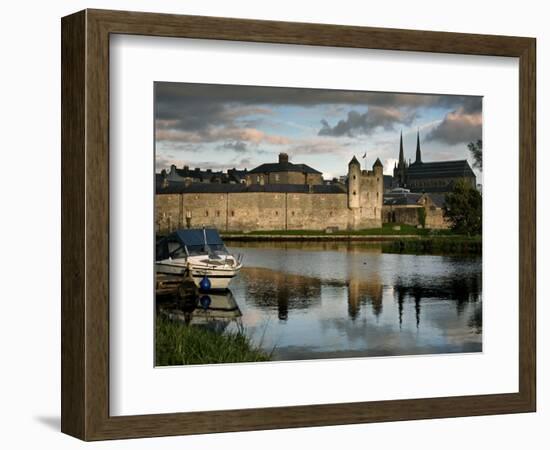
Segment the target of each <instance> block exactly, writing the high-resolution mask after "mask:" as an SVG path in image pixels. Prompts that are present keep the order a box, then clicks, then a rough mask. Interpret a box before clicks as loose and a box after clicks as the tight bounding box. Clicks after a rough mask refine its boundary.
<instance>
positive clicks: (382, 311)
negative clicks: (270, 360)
mask: <svg viewBox="0 0 550 450" xmlns="http://www.w3.org/2000/svg"><path fill="white" fill-rule="evenodd" d="M236 252H240V253H244V254H245V268H244V269H243V270H242V271H241V274H240V275H239V277H238V278H237V279H236V280H234V282H233V284H232V286H231V291H230V292H228V293H226V294H224V295H226V296H228V298H227V299H225V300H223V299H222V298H219V299H217V303H218V304H220V305H226V310H224V308H221V309H220V308H218V310H216V309H215V308H214V309H212V310H209V311H208V312H205V311H204V309H201V308H200V305H198V306H197V308H195V309H194V310H193V311H188V312H187V313H186V314H185V315H181V316H180V318H183V317H185V318H186V319H185V321H186V322H187V323H189V324H191V325H198V326H206V325H208V326H209V327H213V328H215V329H217V330H220V331H222V330H225V329H229V330H231V329H233V328H234V327H242V326H244V327H245V329H247V331H248V332H249V333H250V334H251V336H252V338H253V340H254V339H255V340H256V342H257V343H258V345H261V346H263V347H265V349H266V350H268V351H270V352H272V353H273V355H274V358H275V359H280V360H288V359H316V358H330V357H346V356H383V355H401V354H425V353H451V352H476V351H481V350H482V346H481V341H482V340H481V333H482V272H481V258H471V257H451V256H448V257H445V256H433V255H395V254H387V253H384V252H382V250H381V248H380V247H375V248H372V247H362V246H358V245H348V244H338V243H332V244H306V245H304V244H292V243H285V244H282V243H281V244H276V243H271V244H269V245H267V246H266V245H262V244H260V243H256V244H247V245H243V246H242V247H239V248H238V249H236ZM233 303H234V304H235V307H236V309H233V310H232V311H231V312H228V311H227V309H228V308H229V306H231V305H232V304H233ZM227 305H229V306H227ZM229 309H231V308H229ZM237 310H238V313H237Z"/></svg>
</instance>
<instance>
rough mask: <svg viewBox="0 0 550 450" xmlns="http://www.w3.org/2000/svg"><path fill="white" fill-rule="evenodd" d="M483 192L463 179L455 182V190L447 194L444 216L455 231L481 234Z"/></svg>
mask: <svg viewBox="0 0 550 450" xmlns="http://www.w3.org/2000/svg"><path fill="white" fill-rule="evenodd" d="M481 203H482V200H481V194H480V193H479V191H478V190H477V189H474V188H473V187H472V186H471V185H470V184H468V183H466V182H465V181H463V180H461V181H458V182H457V183H455V187H454V190H453V192H451V193H449V194H447V195H446V196H445V203H444V204H443V216H444V217H445V218H446V219H447V220H448V221H449V222H450V224H451V228H452V230H453V231H455V232H457V233H461V234H467V235H471V234H481V224H482V222H481V215H482V208H481V206H482V205H481Z"/></svg>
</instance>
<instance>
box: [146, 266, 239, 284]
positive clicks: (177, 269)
mask: <svg viewBox="0 0 550 450" xmlns="http://www.w3.org/2000/svg"><path fill="white" fill-rule="evenodd" d="M241 267H242V266H241V265H239V266H236V267H223V266H222V267H212V266H201V265H192V266H191V267H190V275H191V278H192V279H193V282H194V283H195V285H196V286H197V287H199V288H200V282H201V280H202V279H203V278H204V277H205V276H206V277H207V278H208V279H209V280H210V286H211V287H210V290H226V289H228V288H229V283H231V280H232V279H233V278H235V277H236V276H237V275H238V273H239V271H240V270H241ZM187 270H188V266H187V265H182V264H178V263H163V262H157V263H156V272H157V273H159V274H166V275H181V276H182V277H183V276H185V275H186V274H187Z"/></svg>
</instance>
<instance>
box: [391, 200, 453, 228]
mask: <svg viewBox="0 0 550 450" xmlns="http://www.w3.org/2000/svg"><path fill="white" fill-rule="evenodd" d="M420 208H424V206H421V205H407V206H384V207H383V208H382V220H383V222H384V223H398V224H405V225H412V226H418V225H420V222H419V220H418V210H419V209H420ZM426 228H430V229H446V228H449V223H448V222H447V221H446V220H445V218H444V217H443V210H442V209H441V208H437V207H435V206H433V205H431V206H426Z"/></svg>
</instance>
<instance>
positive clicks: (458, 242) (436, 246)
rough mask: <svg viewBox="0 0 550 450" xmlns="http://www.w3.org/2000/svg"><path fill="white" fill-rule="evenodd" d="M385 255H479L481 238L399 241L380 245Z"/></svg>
mask: <svg viewBox="0 0 550 450" xmlns="http://www.w3.org/2000/svg"><path fill="white" fill-rule="evenodd" d="M382 249H383V250H384V252H386V253H412V254H417V253H418V254H436V255H437V254H443V255H481V251H482V241H481V236H474V237H465V236H455V237H447V238H442V237H439V238H437V237H436V238H422V239H399V240H396V241H392V242H385V243H384V244H382Z"/></svg>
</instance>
